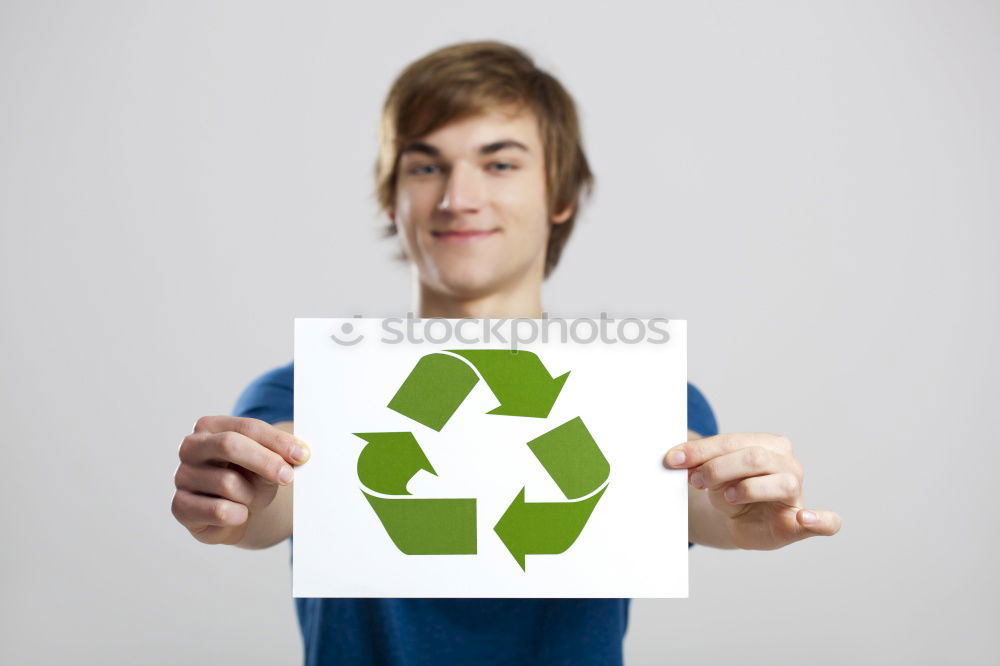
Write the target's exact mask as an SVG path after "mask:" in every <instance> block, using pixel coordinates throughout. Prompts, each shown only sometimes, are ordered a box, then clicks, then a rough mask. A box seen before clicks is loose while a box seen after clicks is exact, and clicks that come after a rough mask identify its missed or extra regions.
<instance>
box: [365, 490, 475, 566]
mask: <svg viewBox="0 0 1000 666" xmlns="http://www.w3.org/2000/svg"><path fill="white" fill-rule="evenodd" d="M361 492H362V493H363V494H364V496H365V498H366V499H367V500H368V503H369V504H371V506H372V508H373V509H375V513H376V515H378V519H379V520H380V521H381V522H382V526H383V527H385V531H386V532H387V533H388V534H389V538H390V539H392V542H393V543H394V544H396V547H397V548H399V550H401V551H402V552H403V553H405V554H406V555H475V554H476V500H475V499H464V498H463V499H410V498H400V499H386V498H384V497H375V496H374V495H369V494H368V493H366V492H365V491H363V490H362V491H361Z"/></svg>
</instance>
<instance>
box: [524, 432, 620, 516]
mask: <svg viewBox="0 0 1000 666" xmlns="http://www.w3.org/2000/svg"><path fill="white" fill-rule="evenodd" d="M528 448H530V449H531V451H532V453H534V454H535V457H536V458H538V462H540V463H542V467H544V468H545V471H547V472H548V473H549V476H551V477H552V480H553V481H555V482H556V485H558V486H559V489H560V490H561V491H563V494H564V495H566V498H567V499H576V498H577V497H583V496H584V495H586V494H587V493H592V492H594V491H595V490H596V489H597V488H598V487H599V486H600V485H601V484H602V483H604V482H605V481H607V480H608V474H610V473H611V466H610V465H609V464H608V459H607V458H605V457H604V454H603V453H601V449H600V448H599V447H598V446H597V442H595V441H594V438H593V437H591V435H590V431H589V430H587V426H585V425H584V424H583V419H581V418H580V417H579V416H577V417H576V418H575V419H571V420H569V421H567V422H566V423H564V424H562V425H561V426H557V427H555V428H553V429H552V430H550V431H548V432H547V433H545V434H544V435H542V436H541V437H536V438H535V439H533V440H531V441H530V442H528Z"/></svg>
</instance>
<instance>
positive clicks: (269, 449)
mask: <svg viewBox="0 0 1000 666" xmlns="http://www.w3.org/2000/svg"><path fill="white" fill-rule="evenodd" d="M178 455H179V456H180V459H181V463H180V465H179V466H178V467H177V472H176V473H175V474H174V485H175V486H176V487H177V492H175V493H174V499H173V503H172V504H171V511H173V514H174V517H175V518H176V519H177V521H178V522H180V524H181V525H183V526H184V527H186V528H187V529H188V531H189V532H191V534H192V535H193V536H194V538H195V539H197V540H198V541H201V542H202V543H213V544H214V543H225V544H237V543H239V542H240V541H241V540H242V539H243V536H244V534H245V533H246V530H247V524H248V520H249V518H250V515H251V513H254V512H258V511H261V510H263V509H265V508H266V507H267V506H268V505H270V504H271V502H272V501H273V500H274V496H275V494H276V493H277V491H278V487H279V486H287V485H288V484H290V483H291V482H292V477H293V472H292V467H291V465H298V464H302V463H304V462H305V461H306V460H308V459H309V449H308V448H307V447H306V446H305V444H304V443H303V442H302V441H300V440H299V439H297V438H296V437H295V436H294V435H292V434H291V433H288V432H285V431H284V430H280V429H278V428H276V427H274V426H272V425H270V424H269V423H267V422H265V421H261V420H260V419H250V418H240V417H236V416H203V417H201V418H200V419H198V422H197V423H195V426H194V432H192V433H191V434H190V435H188V436H186V437H185V438H184V439H183V441H181V445H180V449H179V450H178Z"/></svg>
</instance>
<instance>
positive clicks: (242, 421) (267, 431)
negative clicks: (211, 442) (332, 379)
mask: <svg viewBox="0 0 1000 666" xmlns="http://www.w3.org/2000/svg"><path fill="white" fill-rule="evenodd" d="M227 431H232V432H238V433H240V434H241V435H244V436H246V437H249V438H250V439H252V440H254V441H255V442H258V443H260V444H262V445H264V446H266V447H267V448H269V449H271V450H272V451H274V452H275V453H277V454H278V455H280V456H281V457H283V458H284V459H285V460H287V461H288V462H290V463H293V464H302V463H304V462H306V461H307V460H309V455H310V451H309V447H308V446H306V443H305V442H303V441H302V440H301V439H299V438H298V437H296V436H295V435H293V434H292V433H290V432H285V431H284V430H281V429H280V428H275V427H274V426H273V425H271V424H270V423H268V422H267V421H261V420H260V419H251V418H246V417H236V416H203V417H201V418H200V419H198V421H197V423H195V426H194V432H195V433H203V432H206V433H220V432H227Z"/></svg>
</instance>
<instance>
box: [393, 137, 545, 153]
mask: <svg viewBox="0 0 1000 666" xmlns="http://www.w3.org/2000/svg"><path fill="white" fill-rule="evenodd" d="M505 148H520V149H521V150H523V151H524V152H526V153H530V152H531V151H530V150H528V147H527V146H525V145H524V144H523V143H521V142H520V141H514V139H501V140H500V141H494V142H493V143H487V144H484V145H482V146H480V147H479V154H480V155H491V154H493V153H496V152H500V151H501V150H504V149H505ZM406 153H423V154H424V155H429V156H431V157H440V156H441V151H440V150H438V149H437V148H435V147H434V146H432V145H430V144H429V143H424V142H423V141H414V142H413V143H411V144H408V145H407V146H406V147H405V148H403V150H401V151H400V152H399V155H400V157H402V156H403V155H405V154H406Z"/></svg>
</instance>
